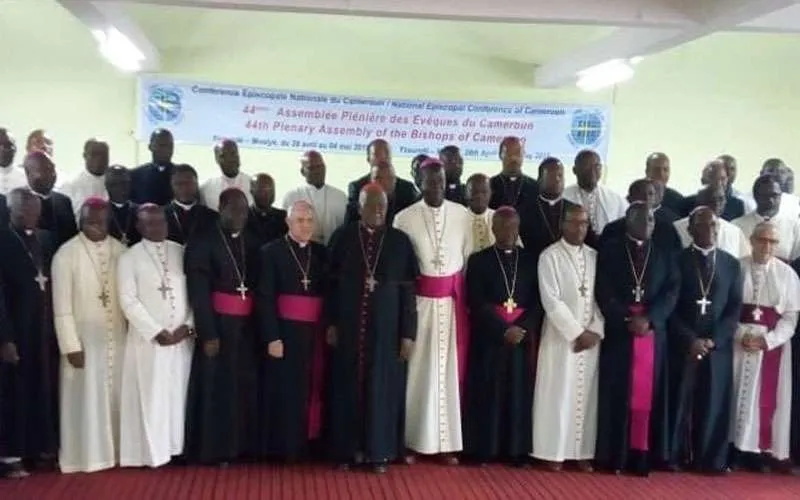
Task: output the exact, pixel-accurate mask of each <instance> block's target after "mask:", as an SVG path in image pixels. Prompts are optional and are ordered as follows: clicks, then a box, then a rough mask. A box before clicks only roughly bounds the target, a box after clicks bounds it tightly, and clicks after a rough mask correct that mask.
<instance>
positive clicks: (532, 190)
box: [489, 174, 539, 209]
mask: <svg viewBox="0 0 800 500" xmlns="http://www.w3.org/2000/svg"><path fill="white" fill-rule="evenodd" d="M489 185H490V186H491V188H492V197H491V198H490V199H489V208H491V209H497V208H499V207H503V206H509V207H514V208H517V207H520V206H522V205H523V204H524V203H525V202H528V201H533V200H535V199H536V197H537V196H539V184H538V183H537V182H536V180H534V179H533V178H532V177H528V176H527V175H524V174H523V175H520V176H519V177H517V178H516V179H515V180H514V181H512V180H511V179H510V178H509V177H507V176H505V175H503V174H497V175H495V176H494V177H492V178H491V179H489Z"/></svg>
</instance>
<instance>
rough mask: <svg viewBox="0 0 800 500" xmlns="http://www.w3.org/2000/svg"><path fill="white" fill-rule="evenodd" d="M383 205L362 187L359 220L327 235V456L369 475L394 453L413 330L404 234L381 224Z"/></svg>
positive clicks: (375, 192) (382, 197)
mask: <svg viewBox="0 0 800 500" xmlns="http://www.w3.org/2000/svg"><path fill="white" fill-rule="evenodd" d="M386 205H387V199H386V193H384V191H383V188H381V187H380V185H378V184H367V185H366V186H364V189H362V193H361V221H360V222H359V223H350V224H348V225H347V226H345V227H342V228H341V229H339V230H338V231H337V232H336V233H335V234H334V237H333V239H332V241H331V249H330V255H329V277H330V282H331V285H330V289H329V291H328V298H327V303H326V309H327V310H328V311H329V321H330V323H331V325H332V326H330V327H329V328H328V332H327V341H328V344H330V345H331V348H332V350H331V366H330V384H329V389H330V393H329V398H328V401H329V405H330V408H329V410H328V412H327V414H328V415H329V416H330V425H329V429H330V437H329V441H330V450H331V454H332V455H333V457H334V458H335V459H336V460H337V461H338V462H339V463H340V464H341V467H343V468H349V467H350V466H351V465H353V464H356V465H358V464H366V465H368V466H369V467H371V469H372V470H373V471H374V472H376V473H383V472H385V471H386V467H387V464H388V462H389V461H391V460H394V459H395V458H396V457H397V456H398V454H399V453H398V451H399V450H398V449H397V446H398V444H399V443H398V440H397V429H398V420H399V416H400V414H399V408H400V406H401V399H403V398H404V397H405V395H404V394H402V393H401V391H400V390H399V388H400V387H404V386H405V383H404V378H405V362H406V361H408V358H409V356H410V355H411V351H412V349H413V345H414V339H415V338H416V335H417V304H416V297H415V295H414V284H415V280H416V278H417V275H418V274H419V270H418V268H417V259H416V255H415V254H414V248H413V247H412V246H411V241H409V239H408V237H407V236H406V235H405V234H404V233H403V232H401V231H400V230H398V229H395V228H393V227H387V226H386ZM388 395H394V396H388Z"/></svg>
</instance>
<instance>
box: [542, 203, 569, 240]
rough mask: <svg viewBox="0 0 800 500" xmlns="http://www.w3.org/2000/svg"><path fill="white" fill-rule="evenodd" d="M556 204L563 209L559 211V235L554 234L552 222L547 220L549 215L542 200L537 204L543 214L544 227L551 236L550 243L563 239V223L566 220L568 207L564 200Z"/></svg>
mask: <svg viewBox="0 0 800 500" xmlns="http://www.w3.org/2000/svg"><path fill="white" fill-rule="evenodd" d="M545 203H547V202H545ZM556 204H557V205H561V209H560V210H559V211H558V225H557V226H556V230H557V231H558V234H556V233H555V232H553V228H552V227H551V226H550V220H549V219H548V218H547V214H546V213H545V212H544V208H542V200H539V203H537V204H536V206H537V207H539V213H540V214H542V220H543V221H544V227H545V228H547V232H548V234H550V241H556V240H558V238H560V237H561V223H562V222H563V220H564V208H565V207H566V205H565V204H564V200H559V201H558V203H556Z"/></svg>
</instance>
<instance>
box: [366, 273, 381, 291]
mask: <svg viewBox="0 0 800 500" xmlns="http://www.w3.org/2000/svg"><path fill="white" fill-rule="evenodd" d="M366 283H367V288H368V289H369V291H370V292H374V291H375V286H377V284H378V280H376V279H375V276H372V275H371V274H370V275H369V277H368V278H367V281H366Z"/></svg>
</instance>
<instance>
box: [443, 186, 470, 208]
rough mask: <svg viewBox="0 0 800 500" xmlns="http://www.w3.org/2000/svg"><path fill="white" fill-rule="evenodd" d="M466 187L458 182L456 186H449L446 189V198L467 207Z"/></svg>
mask: <svg viewBox="0 0 800 500" xmlns="http://www.w3.org/2000/svg"><path fill="white" fill-rule="evenodd" d="M465 190H466V186H465V185H464V183H462V182H457V183H455V184H447V185H446V186H445V188H444V198H445V199H446V200H449V201H452V202H453V203H458V204H459V205H464V206H467V197H466V193H465Z"/></svg>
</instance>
